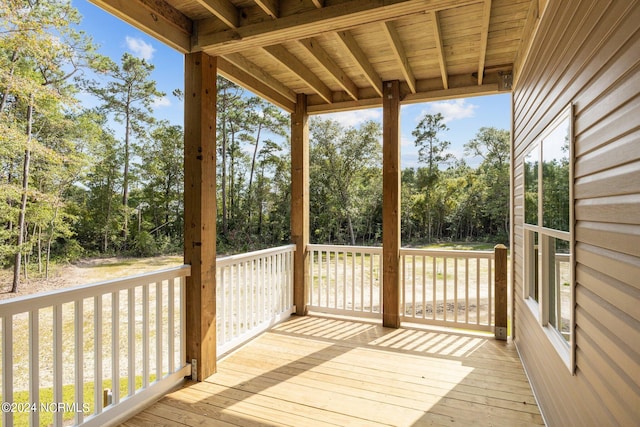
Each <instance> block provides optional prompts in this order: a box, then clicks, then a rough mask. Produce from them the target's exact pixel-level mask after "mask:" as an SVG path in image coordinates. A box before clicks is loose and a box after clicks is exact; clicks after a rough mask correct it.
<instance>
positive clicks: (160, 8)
mask: <svg viewBox="0 0 640 427" xmlns="http://www.w3.org/2000/svg"><path fill="white" fill-rule="evenodd" d="M91 2H92V3H93V4H95V5H96V6H98V7H100V8H102V9H104V10H106V11H107V12H109V13H111V14H112V15H114V16H116V17H118V18H120V19H122V20H123V21H125V22H127V23H129V24H131V25H133V26H134V27H136V28H138V29H140V30H142V31H144V32H146V33H147V34H150V35H151V36H153V37H155V38H157V39H158V40H160V41H161V42H163V43H166V44H167V45H169V46H171V47H172V48H174V49H176V50H177V51H179V52H181V53H188V52H190V51H191V33H192V31H193V23H192V21H191V20H190V19H189V18H187V17H186V16H184V15H183V14H182V13H181V12H180V11H178V10H177V9H175V8H174V7H173V6H171V5H170V4H168V3H167V2H165V1H163V0H91Z"/></svg>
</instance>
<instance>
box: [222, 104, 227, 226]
mask: <svg viewBox="0 0 640 427" xmlns="http://www.w3.org/2000/svg"><path fill="white" fill-rule="evenodd" d="M225 96H226V93H225ZM221 155H222V233H223V234H224V235H225V236H226V235H227V230H228V228H227V120H226V119H225V118H223V119H222V153H221Z"/></svg>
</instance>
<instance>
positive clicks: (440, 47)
mask: <svg viewBox="0 0 640 427" xmlns="http://www.w3.org/2000/svg"><path fill="white" fill-rule="evenodd" d="M431 21H432V22H433V36H434V37H435V40H436V50H437V51H438V63H439V64H440V75H442V87H444V88H445V89H449V73H448V72H447V60H446V58H445V56H444V55H445V54H444V43H443V42H442V32H441V31H440V18H439V17H438V12H436V11H433V12H431Z"/></svg>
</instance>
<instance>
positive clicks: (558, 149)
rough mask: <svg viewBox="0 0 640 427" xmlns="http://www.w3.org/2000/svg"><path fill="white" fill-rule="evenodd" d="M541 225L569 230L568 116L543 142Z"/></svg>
mask: <svg viewBox="0 0 640 427" xmlns="http://www.w3.org/2000/svg"><path fill="white" fill-rule="evenodd" d="M542 157H543V163H542V200H543V203H542V225H543V226H544V227H547V228H553V229H554V230H561V231H569V119H568V118H567V120H564V121H563V122H562V123H561V125H560V126H558V127H557V128H556V129H555V130H554V131H553V132H551V133H550V134H549V135H548V136H547V137H546V138H545V139H544V141H543V143H542Z"/></svg>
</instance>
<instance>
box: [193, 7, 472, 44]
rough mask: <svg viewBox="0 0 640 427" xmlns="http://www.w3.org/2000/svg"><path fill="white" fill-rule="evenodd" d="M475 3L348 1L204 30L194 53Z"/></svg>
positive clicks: (273, 41) (277, 41)
mask: <svg viewBox="0 0 640 427" xmlns="http://www.w3.org/2000/svg"><path fill="white" fill-rule="evenodd" d="M198 1H205V0H198ZM206 1H212V0H206ZM478 1H479V0H351V1H347V2H345V3H340V4H333V5H331V6H326V7H323V8H322V9H310V10H308V11H305V12H300V13H296V14H293V15H289V16H284V17H280V18H278V19H275V20H270V21H264V22H257V23H253V24H247V25H243V26H241V27H238V28H235V29H226V30H212V29H211V28H210V27H208V26H207V27H208V28H209V29H208V30H204V31H203V32H202V33H200V32H199V33H198V34H197V35H196V36H197V37H195V40H194V46H193V47H194V50H204V51H206V52H207V53H208V54H209V55H215V56H217V55H226V54H228V53H233V52H239V51H242V50H245V49H250V48H256V47H263V46H271V45H275V44H280V43H284V42H287V41H292V40H300V39H306V38H310V37H316V36H319V35H321V34H325V33H327V32H328V31H329V30H331V31H345V30H349V29H351V28H354V27H357V26H360V25H365V24H371V23H379V22H385V21H388V20H392V19H398V18H401V17H403V16H412V15H415V14H420V13H426V12H428V11H430V10H444V9H450V8H455V7H460V6H465V5H469V4H475V3H478Z"/></svg>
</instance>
